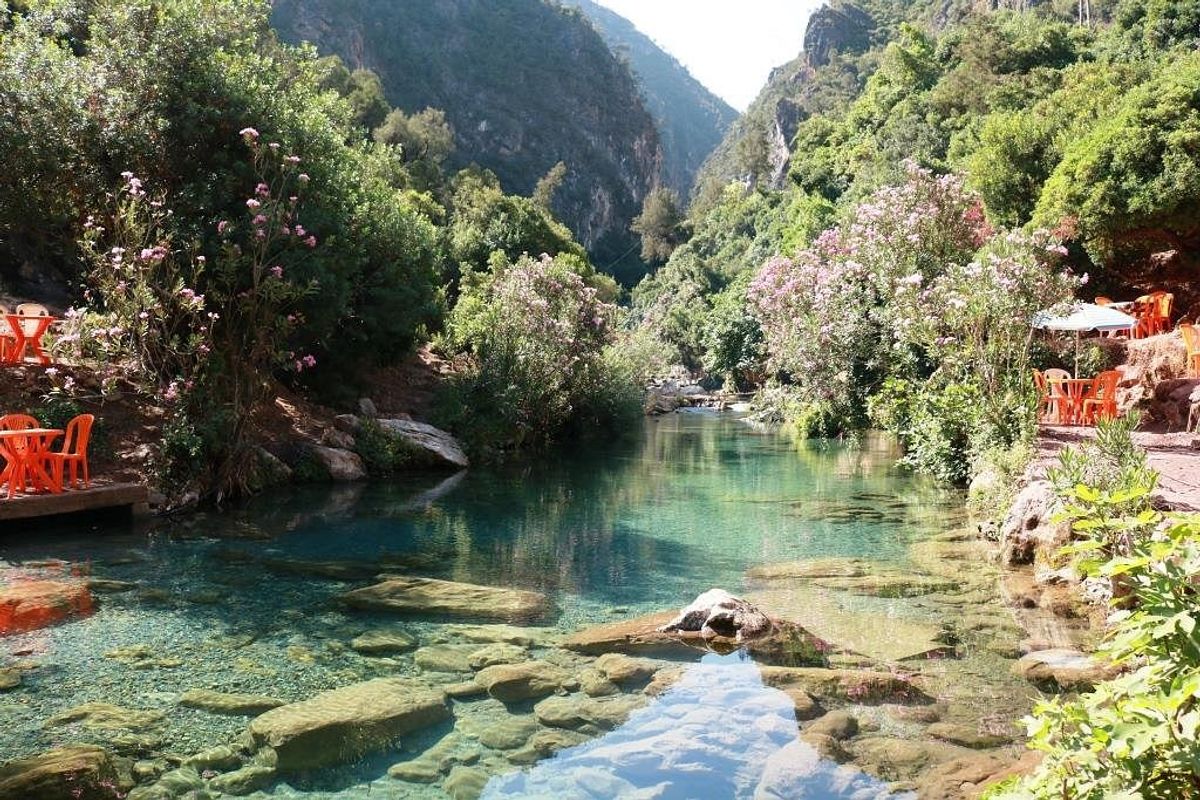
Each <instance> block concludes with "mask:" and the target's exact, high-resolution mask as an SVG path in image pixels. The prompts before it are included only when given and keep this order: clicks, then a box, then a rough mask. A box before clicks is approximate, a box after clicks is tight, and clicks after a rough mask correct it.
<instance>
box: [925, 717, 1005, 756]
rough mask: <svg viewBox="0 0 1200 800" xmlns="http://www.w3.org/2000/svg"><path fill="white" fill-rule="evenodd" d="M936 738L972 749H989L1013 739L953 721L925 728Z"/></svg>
mask: <svg viewBox="0 0 1200 800" xmlns="http://www.w3.org/2000/svg"><path fill="white" fill-rule="evenodd" d="M925 732H926V733H928V734H929V735H930V736H932V737H933V738H935V739H941V740H942V741H944V742H950V743H951V744H957V745H960V746H962V747H969V748H971V749H972V750H988V749H990V748H993V747H1000V746H1001V745H1005V744H1008V743H1009V742H1011V741H1012V737H1011V736H1003V735H1000V734H996V733H988V732H986V731H981V730H979V729H978V728H975V727H972V726H969V725H955V724H954V723H952V722H937V723H934V724H933V725H930V726H929V727H928V728H926V729H925Z"/></svg>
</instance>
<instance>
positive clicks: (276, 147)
mask: <svg viewBox="0 0 1200 800" xmlns="http://www.w3.org/2000/svg"><path fill="white" fill-rule="evenodd" d="M267 147H269V148H271V149H272V150H278V149H279V142H271V143H270V144H269V145H267Z"/></svg>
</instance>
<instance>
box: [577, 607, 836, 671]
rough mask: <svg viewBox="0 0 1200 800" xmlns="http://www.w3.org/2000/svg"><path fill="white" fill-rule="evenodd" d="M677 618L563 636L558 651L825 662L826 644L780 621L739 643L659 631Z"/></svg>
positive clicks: (663, 616) (638, 620)
mask: <svg viewBox="0 0 1200 800" xmlns="http://www.w3.org/2000/svg"><path fill="white" fill-rule="evenodd" d="M677 616H678V614H677V613H676V612H671V611H664V612H662V613H659V614H649V615H646V616H643V617H635V618H634V619H629V620H624V621H622V622H614V623H610V624H607V625H597V626H595V627H591V628H585V629H584V630H581V631H577V632H576V633H573V634H571V635H570V636H568V637H567V638H566V639H564V640H563V641H562V643H561V646H562V647H563V648H564V649H566V650H570V651H572V652H575V653H583V654H584V655H593V656H598V655H603V654H605V653H624V654H627V655H638V656H651V657H656V658H665V659H684V658H688V659H695V658H699V657H700V656H702V655H704V654H705V653H707V652H718V653H732V652H735V651H737V650H741V649H745V650H746V651H748V652H749V653H750V654H751V655H753V656H754V658H755V659H756V660H758V661H760V662H762V663H766V664H782V665H786V666H800V665H811V664H817V663H824V662H825V658H824V655H823V653H824V652H825V650H826V649H827V645H826V643H825V642H824V641H822V640H819V639H818V638H817V637H816V636H814V635H812V634H811V633H810V632H809V631H807V630H806V629H804V628H802V627H800V626H799V625H795V624H793V623H790V622H787V621H784V620H778V619H772V620H771V622H772V624H773V625H774V626H775V629H774V630H773V632H772V633H770V634H767V635H765V636H762V637H759V638H755V639H750V640H748V641H742V642H739V641H737V640H736V639H734V638H731V637H726V636H709V637H705V636H703V635H701V633H700V632H699V631H672V632H670V633H667V632H664V631H661V630H659V628H661V627H662V626H663V625H666V624H668V623H670V622H671V621H673V620H674V619H675V618H676V617H677Z"/></svg>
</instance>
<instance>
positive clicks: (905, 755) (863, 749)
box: [852, 736, 972, 781]
mask: <svg viewBox="0 0 1200 800" xmlns="http://www.w3.org/2000/svg"><path fill="white" fill-rule="evenodd" d="M852 752H853V755H854V763H855V764H857V765H858V766H860V767H861V768H862V769H863V770H865V771H866V772H869V773H871V774H872V775H877V776H879V777H880V778H884V779H885V780H889V781H904V780H911V779H913V778H916V777H918V776H920V775H922V774H923V773H925V772H926V771H928V770H930V769H932V768H934V767H935V766H936V765H938V764H942V763H945V762H947V761H951V760H952V759H955V758H963V757H967V756H970V755H972V752H971V751H970V750H966V749H964V748H961V747H955V746H954V745H950V744H946V743H944V742H930V741H926V740H923V739H901V738H895V737H891V736H871V737H865V738H861V739H857V740H855V742H854V743H853V750H852Z"/></svg>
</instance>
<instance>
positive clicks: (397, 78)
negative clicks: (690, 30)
mask: <svg viewBox="0 0 1200 800" xmlns="http://www.w3.org/2000/svg"><path fill="white" fill-rule="evenodd" d="M272 21H273V24H274V25H275V27H276V29H277V30H278V31H279V33H280V36H281V37H282V38H283V39H285V40H286V41H291V42H299V41H308V42H311V43H313V44H315V45H316V46H317V48H318V49H319V50H320V51H321V52H322V53H336V54H337V55H339V56H341V57H342V59H343V60H344V61H345V62H346V63H347V64H349V65H350V66H351V67H354V68H358V67H365V68H367V69H370V70H372V71H374V72H375V73H377V74H378V75H379V77H380V78H381V80H382V82H383V86H384V90H385V92H386V94H387V98H388V100H389V102H390V103H391V104H392V105H394V106H396V107H398V108H401V109H404V110H406V111H418V110H421V109H423V108H426V107H434V108H440V109H443V110H444V111H445V112H446V116H447V118H448V120H449V121H450V123H451V124H452V125H453V127H454V131H455V137H456V144H457V148H458V150H457V153H456V155H455V157H454V158H455V159H456V161H454V162H452V164H451V166H466V165H468V164H470V163H477V164H480V165H482V166H484V167H487V168H488V169H491V170H493V171H494V172H495V173H496V174H497V175H498V176H499V177H500V180H501V182H502V183H503V185H504V188H505V189H506V190H507V191H509V192H515V193H521V194H528V193H530V192H531V191H532V190H533V188H534V186H535V184H536V183H537V181H538V179H539V178H541V177H542V176H543V175H545V174H546V172H547V171H548V170H550V169H551V168H552V167H553V166H554V165H555V164H556V163H557V162H559V161H563V162H565V163H566V164H567V166H568V169H569V173H568V175H567V177H566V179H565V181H564V182H563V183H562V185H561V187H560V188H559V190H558V192H557V194H556V195H555V201H554V211H555V212H556V214H557V215H558V216H559V217H560V218H561V219H562V220H563V221H564V222H566V223H567V224H568V225H569V226H570V227H571V229H572V230H573V231H574V232H575V234H576V236H577V237H578V238H579V240H580V241H581V242H582V243H583V244H584V245H585V246H586V247H588V249H589V250H590V251H591V252H592V254H593V256H594V257H595V259H596V261H597V262H598V264H599V265H600V266H601V267H606V266H609V264H610V262H611V261H613V260H615V259H617V257H618V256H620V255H621V254H622V253H627V252H628V251H629V250H630V248H631V246H632V245H633V244H634V239H633V237H632V235H631V234H630V233H629V223H630V221H631V220H632V219H633V217H634V216H636V215H637V214H638V213H639V212H640V211H641V204H642V200H643V199H644V197H645V195H646V193H647V192H649V190H650V189H651V188H653V187H654V186H656V185H657V184H658V182H659V180H660V173H661V170H662V166H663V154H662V147H661V145H660V143H659V137H658V133H657V129H656V126H655V122H654V119H653V118H652V117H651V115H650V114H649V112H647V111H646V109H645V107H644V106H643V104H642V99H641V97H640V95H639V92H638V88H637V85H636V84H635V82H634V79H633V77H632V75H631V74H630V71H629V69H628V68H627V67H626V65H625V64H624V63H622V62H621V61H620V60H618V59H617V58H616V57H615V56H614V55H613V54H612V52H611V51H610V50H609V48H608V46H607V45H606V44H605V42H604V41H603V39H601V37H600V35H599V34H598V33H596V31H595V30H594V28H593V27H592V26H591V25H590V24H589V23H588V21H587V20H586V19H584V18H583V17H582V16H581V15H580V14H579V12H577V11H574V10H567V9H563V8H561V7H559V6H556V5H552V4H548V3H546V2H543V0H505V2H503V3H494V2H488V1H487V0H404V1H403V2H395V1H394V0H277V2H276V3H275V6H274V11H273V15H272Z"/></svg>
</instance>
